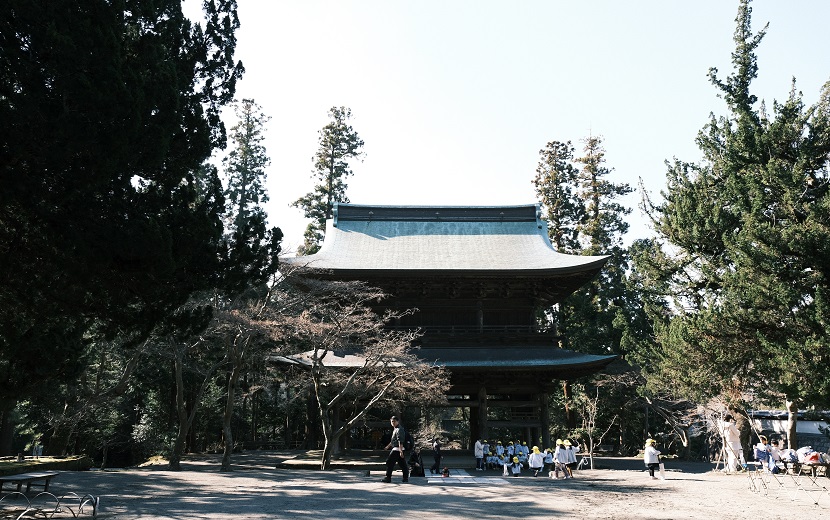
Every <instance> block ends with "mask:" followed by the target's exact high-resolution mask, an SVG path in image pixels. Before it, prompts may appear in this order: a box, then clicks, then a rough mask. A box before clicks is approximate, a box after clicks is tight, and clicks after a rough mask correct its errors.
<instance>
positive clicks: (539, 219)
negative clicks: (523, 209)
mask: <svg viewBox="0 0 830 520" xmlns="http://www.w3.org/2000/svg"><path fill="white" fill-rule="evenodd" d="M535 206H536V227H538V228H539V229H544V230H545V231H547V227H548V222H547V221H546V220H542V204H541V203H540V202H537V203H536V204H535Z"/></svg>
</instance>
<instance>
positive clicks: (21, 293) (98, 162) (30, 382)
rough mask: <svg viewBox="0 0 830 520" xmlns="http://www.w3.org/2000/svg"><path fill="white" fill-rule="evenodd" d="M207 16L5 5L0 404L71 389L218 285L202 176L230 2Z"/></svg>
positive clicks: (112, 7) (129, 4)
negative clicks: (77, 378) (98, 361)
mask: <svg viewBox="0 0 830 520" xmlns="http://www.w3.org/2000/svg"><path fill="white" fill-rule="evenodd" d="M205 13H206V18H207V23H206V25H205V28H204V29H203V28H201V27H200V26H198V25H194V24H192V23H191V22H190V21H189V20H187V19H186V18H185V17H184V16H183V15H182V12H181V6H180V2H179V0H160V1H156V2H147V1H141V0H123V1H120V2H82V3H80V4H79V3H78V2H76V1H69V0H54V1H49V2H29V1H23V0H9V1H6V2H3V3H2V7H0V35H2V37H0V48H2V51H0V120H2V121H3V124H2V125H0V185H2V186H3V189H2V190H0V402H3V403H4V404H6V405H8V404H9V403H13V402H14V399H16V398H19V397H22V396H25V395H27V394H28V393H30V392H31V391H32V389H33V388H34V387H36V386H39V385H41V384H42V381H43V380H44V379H49V380H51V381H57V380H61V379H70V378H72V377H73V376H74V375H75V374H76V373H77V371H78V370H79V368H80V367H81V366H82V365H83V364H84V362H85V360H84V358H83V352H84V348H85V345H86V344H87V342H88V341H90V340H92V339H93V338H96V337H105V338H108V339H111V338H113V337H114V336H116V335H119V336H120V337H122V338H124V339H125V340H126V342H125V344H126V348H130V346H131V345H137V344H139V343H141V341H142V340H143V338H145V337H147V335H148V334H149V332H150V331H151V330H152V329H153V328H154V327H155V326H156V325H157V324H158V323H159V322H160V321H161V320H163V319H164V318H165V317H166V316H167V315H169V313H170V312H171V311H172V309H175V308H176V307H178V306H179V305H181V303H182V302H184V301H185V300H186V299H187V298H188V296H189V295H190V294H191V293H193V292H194V291H196V290H199V289H201V288H203V287H206V286H209V285H210V284H211V283H213V281H214V280H215V278H216V272H217V268H218V262H217V260H216V259H217V252H216V251H217V246H218V244H219V241H220V238H221V226H220V225H218V224H219V213H221V206H222V204H221V201H220V200H217V199H215V198H202V199H200V198H199V197H198V196H197V190H196V187H195V184H196V182H195V172H197V170H198V169H199V168H200V165H201V164H202V163H203V162H204V161H205V160H206V159H207V158H208V157H210V155H211V151H212V150H213V149H214V148H217V147H221V146H224V142H225V132H224V127H223V125H222V123H221V121H220V118H219V114H220V109H221V108H222V106H223V105H225V104H227V103H228V102H230V101H231V99H232V98H233V94H234V90H235V85H236V80H237V79H238V77H239V76H240V75H241V73H242V66H241V64H238V63H236V62H234V61H233V52H234V48H235V45H236V39H235V36H234V32H235V30H236V28H237V27H238V25H239V24H238V20H237V16H236V2H235V0H219V1H208V2H205ZM210 182H212V183H213V184H214V185H215V184H216V183H217V182H218V179H216V178H213V179H211V180H210Z"/></svg>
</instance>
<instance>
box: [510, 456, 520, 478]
mask: <svg viewBox="0 0 830 520" xmlns="http://www.w3.org/2000/svg"><path fill="white" fill-rule="evenodd" d="M522 467H523V466H522V463H521V462H519V457H513V464H511V465H510V471H511V472H512V473H513V476H514V477H518V476H519V475H520V474H521V472H522Z"/></svg>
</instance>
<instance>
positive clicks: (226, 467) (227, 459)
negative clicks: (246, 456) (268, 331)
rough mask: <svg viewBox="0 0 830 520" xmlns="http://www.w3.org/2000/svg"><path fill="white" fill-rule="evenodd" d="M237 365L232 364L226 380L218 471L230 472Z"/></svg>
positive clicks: (237, 376) (237, 374)
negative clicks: (223, 437)
mask: <svg viewBox="0 0 830 520" xmlns="http://www.w3.org/2000/svg"><path fill="white" fill-rule="evenodd" d="M239 365H240V364H239V363H234V366H233V370H231V376H230V377H229V378H228V399H227V401H225V414H224V416H223V417H222V433H223V434H224V435H225V451H224V453H223V454H222V466H221V467H220V468H219V471H231V453H233V432H232V431H231V421H232V419H233V402H234V397H235V393H236V392H235V391H236V383H237V381H239V374H240V367H239Z"/></svg>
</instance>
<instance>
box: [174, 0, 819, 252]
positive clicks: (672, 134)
mask: <svg viewBox="0 0 830 520" xmlns="http://www.w3.org/2000/svg"><path fill="white" fill-rule="evenodd" d="M191 1H192V0H188V4H187V5H186V14H189V15H191V16H192V15H193V13H194V11H193V7H194V4H191V3H190V2H191ZM238 1H239V16H240V19H241V24H242V27H241V29H240V30H239V32H238V33H237V36H238V41H239V44H238V47H237V58H238V59H240V60H242V62H243V63H244V65H245V68H246V69H247V72H246V74H245V76H244V78H243V79H242V81H241V83H240V84H239V86H238V89H237V97H238V98H240V99H241V98H244V97H249V98H254V99H255V100H256V101H257V103H259V104H260V105H261V106H262V107H263V109H264V111H265V112H266V114H268V115H269V116H271V118H272V119H271V121H270V122H269V124H268V127H267V130H266V135H267V139H266V142H265V145H266V147H267V150H268V154H269V156H270V157H271V166H270V168H269V170H268V190H269V195H270V197H271V202H270V203H269V204H268V206H267V210H268V214H269V218H270V221H271V223H272V224H274V225H278V226H280V227H281V228H282V230H283V232H284V233H285V236H286V243H285V245H286V247H287V248H288V249H296V247H297V245H299V244H300V243H301V242H302V233H303V230H304V228H305V225H306V221H305V220H304V219H303V218H302V214H301V213H300V211H299V210H297V209H294V208H290V207H289V204H290V202H291V201H293V200H295V199H297V198H298V197H300V196H302V195H304V194H305V193H307V192H308V191H310V189H311V187H312V180H311V179H310V174H311V166H312V164H311V158H312V156H313V155H314V153H315V151H316V148H317V132H318V130H320V128H322V127H323V126H324V125H325V124H326V123H327V121H328V119H327V112H328V109H329V108H330V107H332V106H334V105H337V106H340V105H343V106H347V107H350V108H351V109H352V114H353V116H354V117H353V119H352V121H351V122H352V125H353V126H354V128H355V130H357V132H358V133H359V134H360V136H361V137H362V138H363V139H364V141H365V142H366V145H365V148H364V151H365V152H366V157H365V160H364V161H363V162H362V163H355V164H354V165H353V170H354V172H355V175H354V177H352V178H351V180H350V181H349V189H348V192H347V194H348V196H349V198H350V199H351V201H352V202H353V203H360V204H421V205H428V204H451V205H496V204H525V203H533V202H536V200H535V194H534V191H533V188H532V185H531V179H532V178H533V176H534V173H535V169H536V164H537V162H538V158H539V150H540V149H541V148H542V147H544V145H545V143H547V142H548V141H551V140H560V141H566V140H571V141H574V143H575V144H576V145H577V147H578V148H579V147H580V146H581V145H580V144H579V140H580V139H582V138H584V137H586V136H587V135H589V134H594V135H601V136H603V137H604V139H605V148H606V151H607V154H606V159H607V165H608V166H609V167H612V168H614V173H613V174H612V175H613V176H612V180H614V181H616V182H628V183H630V184H631V185H632V186H635V187H636V184H637V179H638V178H639V177H642V178H643V179H644V181H645V185H646V188H647V189H648V190H649V191H650V192H652V193H657V192H659V190H660V189H661V188H663V187H664V185H665V166H664V161H665V160H666V159H671V158H672V157H678V158H680V159H683V160H689V161H693V160H697V159H698V158H699V155H700V154H699V152H698V150H697V148H696V146H695V144H694V139H695V137H696V135H697V132H698V130H699V129H700V128H701V127H702V126H703V125H704V124H705V123H706V122H707V120H708V115H709V113H710V112H713V111H714V112H715V113H716V114H723V113H725V108H724V105H723V102H722V100H720V99H718V98H717V92H716V91H715V89H714V87H712V86H711V85H710V84H709V82H708V79H707V77H706V74H707V71H708V69H709V67H712V66H715V67H718V68H719V69H720V71H721V75H722V76H725V75H726V74H728V73H729V72H730V70H731V69H730V66H731V65H730V53H731V52H732V50H733V42H732V35H733V32H734V27H735V23H734V19H735V15H736V13H737V5H738V2H737V0H734V1H733V0H694V1H691V0H687V1H683V2H681V1H670V0H662V1H661V0H629V1H612V0H581V1H576V0H573V1H569V2H565V1H558V0H549V1H512V2H506V1H505V2H499V1H472V0H468V1H452V0H445V1H418V2H415V1H409V2H404V1H397V0H387V1H357V0H353V1H346V0H341V1H335V0H296V1H283V0H268V1H265V0H238ZM200 3H201V2H195V7H196V8H197V9H198V5H200ZM751 5H752V7H753V26H754V27H755V28H756V29H758V28H760V27H763V25H764V24H765V23H767V22H769V23H770V27H769V30H768V33H767V36H766V38H765V39H764V41H763V43H762V44H761V48H760V49H759V51H758V55H759V68H760V70H759V79H758V80H757V81H756V83H755V91H756V94H757V95H758V96H759V97H761V98H763V99H765V100H766V101H767V105H768V106H769V107H771V106H772V100H773V99H779V100H781V99H784V98H785V97H786V96H787V94H788V92H789V90H790V82H791V80H792V77H793V76H795V77H796V78H797V81H798V88H799V90H801V91H802V92H803V93H804V97H805V101H806V102H807V103H808V104H812V103H814V102H815V101H817V99H818V92H819V89H820V87H821V85H823V84H824V83H825V82H826V81H828V80H830V53H828V49H830V31H829V30H828V28H827V27H828V25H827V24H828V20H830V1H824V0H786V1H785V0H756V1H755V2H753V3H752V4H751ZM229 115H230V114H229ZM231 124H233V121H232V120H231V118H230V117H229V118H228V125H229V126H230V125H231ZM639 197H640V194H639V193H637V194H635V195H633V196H631V197H630V198H629V199H627V200H626V201H625V202H626V203H627V204H628V205H629V206H631V207H633V208H634V212H633V213H632V215H631V217H630V223H631V230H630V232H629V236H628V237H627V239H628V240H629V241H630V240H632V239H635V238H640V237H645V236H649V235H650V234H651V232H650V230H649V229H648V228H647V226H646V223H645V219H644V218H643V217H642V216H641V215H640V212H639V210H638V209H637V202H638V201H639Z"/></svg>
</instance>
